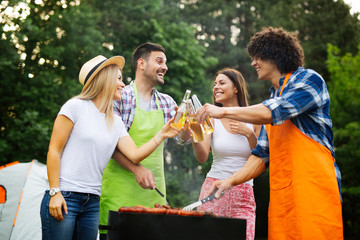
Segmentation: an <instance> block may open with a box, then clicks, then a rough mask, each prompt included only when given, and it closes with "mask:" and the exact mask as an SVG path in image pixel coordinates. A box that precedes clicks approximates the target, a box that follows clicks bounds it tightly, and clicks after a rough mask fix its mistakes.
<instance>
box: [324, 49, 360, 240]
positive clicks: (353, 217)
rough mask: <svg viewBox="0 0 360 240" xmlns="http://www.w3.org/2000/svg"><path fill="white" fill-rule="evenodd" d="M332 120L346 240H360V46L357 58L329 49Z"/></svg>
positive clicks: (328, 63)
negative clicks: (340, 180) (359, 171)
mask: <svg viewBox="0 0 360 240" xmlns="http://www.w3.org/2000/svg"><path fill="white" fill-rule="evenodd" d="M327 66H328V68H329V72H330V78H331V82H330V83H329V84H328V86H329V92H330V96H331V116H332V119H333V124H334V127H333V129H334V138H335V150H336V161H337V163H338V165H339V168H340V170H341V173H342V194H343V218H344V219H343V220H344V233H345V238H346V239H359V238H360V178H359V173H358V170H359V169H360V163H359V161H358V159H359V158H360V150H359V145H360V99H359V96H360V72H359V69H360V45H358V52H357V54H356V55H352V54H351V53H346V54H343V55H342V53H341V51H340V49H339V48H337V47H335V46H333V45H328V60H327Z"/></svg>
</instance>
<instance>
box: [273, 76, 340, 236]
mask: <svg viewBox="0 0 360 240" xmlns="http://www.w3.org/2000/svg"><path fill="white" fill-rule="evenodd" d="M290 76H291V73H288V74H287V76H286V78H285V81H284V84H283V86H282V89H281V92H280V95H281V93H282V90H283V89H284V86H285V85H286V83H287V80H288V79H289V78H290ZM266 129H267V134H268V138H269V153H270V161H269V163H270V164H269V176H270V203H269V229H268V230H269V234H268V236H269V239H270V240H271V239H274V240H282V239H306V240H307V239H309V240H312V239H316V240H320V239H324V240H325V239H326V240H328V239H334V240H335V239H336V240H337V239H343V225H342V209H341V200H340V194H339V189H338V185H337V180H336V175H335V168H334V158H333V157H332V155H331V152H330V150H329V149H327V148H326V147H325V146H323V145H321V144H320V143H318V142H316V141H315V140H313V139H311V138H309V137H308V136H306V135H305V134H304V133H303V132H301V131H300V130H299V129H298V128H297V127H296V126H295V125H294V124H293V123H292V122H291V120H290V119H289V120H286V121H285V122H284V123H283V124H281V125H279V126H272V125H271V124H268V125H266Z"/></svg>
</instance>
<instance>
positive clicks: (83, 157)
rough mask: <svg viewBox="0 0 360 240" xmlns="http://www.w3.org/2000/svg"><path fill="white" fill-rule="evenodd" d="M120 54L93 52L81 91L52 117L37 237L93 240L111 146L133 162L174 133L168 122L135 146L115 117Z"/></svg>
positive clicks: (84, 70)
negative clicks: (153, 135) (96, 53)
mask: <svg viewBox="0 0 360 240" xmlns="http://www.w3.org/2000/svg"><path fill="white" fill-rule="evenodd" d="M124 63H125V60H124V58H123V57H121V56H115V57H112V58H109V59H107V58H105V57H103V56H97V57H95V58H93V59H91V60H89V61H88V62H86V63H85V64H84V65H83V66H82V68H81V70H80V73H79V81H80V83H81V84H82V85H84V87H83V89H82V92H81V93H80V94H79V95H78V96H76V97H74V98H72V99H70V100H68V101H67V102H66V103H65V104H64V105H63V106H62V108H61V110H60V112H59V113H58V116H57V117H56V119H55V123H54V127H53V132H52V135H51V140H50V144H49V151H48V155H47V170H48V178H49V185H50V190H47V191H46V192H45V195H44V198H43V201H42V203H41V222H42V233H43V239H52V240H54V239H87V240H88V239H96V238H97V233H98V223H99V199H100V189H101V181H102V174H103V170H104V168H105V166H106V165H107V163H108V161H109V160H110V158H111V156H112V154H113V152H114V150H115V148H118V149H119V150H120V151H121V152H122V153H123V154H124V155H125V156H126V157H127V158H128V159H129V160H131V161H132V162H134V163H139V162H141V160H143V159H144V158H145V157H147V156H148V155H150V154H151V153H152V152H153V151H154V150H155V149H156V148H157V147H158V146H159V144H160V143H161V142H162V141H163V140H164V139H166V138H169V137H174V136H176V135H177V134H178V132H177V131H176V130H174V129H172V128H171V127H170V122H171V121H169V122H168V123H167V124H165V125H164V127H163V128H162V129H161V130H160V131H159V132H158V133H157V134H156V135H155V137H154V138H152V139H151V140H150V141H149V142H147V143H145V144H144V145H142V146H141V147H139V148H138V147H137V146H136V145H135V143H134V141H133V140H132V139H131V137H130V136H129V134H128V133H127V131H126V128H125V126H124V123H123V122H122V120H121V118H120V117H119V116H117V115H114V114H113V105H112V104H113V100H120V98H121V93H122V89H123V88H124V87H125V85H124V83H123V82H122V74H121V71H122V68H123V66H124Z"/></svg>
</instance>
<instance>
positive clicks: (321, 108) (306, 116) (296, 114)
mask: <svg viewBox="0 0 360 240" xmlns="http://www.w3.org/2000/svg"><path fill="white" fill-rule="evenodd" d="M283 82H284V78H282V79H280V84H279V85H280V86H279V88H278V89H277V90H275V89H274V88H271V97H270V99H268V100H266V101H264V102H263V104H265V106H267V107H268V108H269V109H270V110H271V113H272V117H273V125H280V124H282V123H283V122H284V121H285V120H288V119H291V121H292V122H293V123H294V124H295V126H296V127H297V128H299V129H300V131H302V132H303V133H304V134H306V135H307V136H308V137H310V138H312V139H314V140H315V141H317V142H319V143H320V144H322V145H323V146H325V147H327V148H328V149H329V150H330V151H331V154H332V155H333V157H335V151H334V146H333V132H332V121H331V118H330V111H329V110H330V96H329V93H328V90H327V87H326V83H325V81H324V80H323V79H322V77H321V76H320V75H319V74H318V73H316V72H315V71H313V70H310V69H304V68H302V67H300V68H299V69H298V70H297V71H296V72H294V73H293V74H292V75H291V77H290V79H289V81H288V83H287V84H286V86H285V87H284V90H283V93H282V95H281V96H279V92H280V89H281V87H282V84H283ZM264 139H265V138H264ZM265 142H266V141H265V140H264V144H265ZM267 145H268V144H267Z"/></svg>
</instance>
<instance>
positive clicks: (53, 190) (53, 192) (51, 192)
mask: <svg viewBox="0 0 360 240" xmlns="http://www.w3.org/2000/svg"><path fill="white" fill-rule="evenodd" d="M57 192H60V190H59V189H58V188H51V189H50V191H49V194H50V196H51V197H52V196H54V195H55V194H56V193H57Z"/></svg>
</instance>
